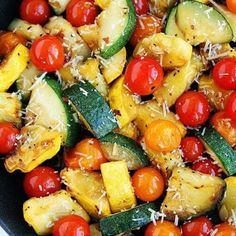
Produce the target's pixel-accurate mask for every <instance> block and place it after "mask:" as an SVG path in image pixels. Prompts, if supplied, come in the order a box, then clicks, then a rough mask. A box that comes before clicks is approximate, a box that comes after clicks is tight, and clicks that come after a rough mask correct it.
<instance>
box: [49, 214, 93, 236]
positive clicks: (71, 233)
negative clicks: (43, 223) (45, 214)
mask: <svg viewBox="0 0 236 236" xmlns="http://www.w3.org/2000/svg"><path fill="white" fill-rule="evenodd" d="M52 235H53V236H90V229H89V224H88V223H87V222H86V221H85V220H84V219H83V218H82V217H81V216H78V215H68V216H64V217H62V218H60V219H59V220H58V221H56V222H55V224H54V226H53V234H52Z"/></svg>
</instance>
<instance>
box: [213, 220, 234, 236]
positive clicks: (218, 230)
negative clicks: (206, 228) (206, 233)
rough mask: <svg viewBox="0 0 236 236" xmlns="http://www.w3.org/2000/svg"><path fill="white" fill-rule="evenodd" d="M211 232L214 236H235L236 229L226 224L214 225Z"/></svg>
mask: <svg viewBox="0 0 236 236" xmlns="http://www.w3.org/2000/svg"><path fill="white" fill-rule="evenodd" d="M213 232H214V236H236V228H235V227H234V226H233V225H230V224H227V223H222V224H219V225H216V226H215V227H214V229H213Z"/></svg>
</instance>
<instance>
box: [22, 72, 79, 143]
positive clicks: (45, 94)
mask: <svg viewBox="0 0 236 236" xmlns="http://www.w3.org/2000/svg"><path fill="white" fill-rule="evenodd" d="M47 101H50V102H47ZM26 112H27V113H26V120H27V121H28V122H30V123H31V124H36V125H42V126H44V127H46V128H48V129H51V130H56V131H58V132H60V133H61V134H62V142H63V144H64V145H65V146H69V147H70V146H73V145H74V144H75V143H76V142H77V140H78V134H79V124H78V123H77V122H76V121H75V118H74V116H73V113H74V111H72V109H71V107H70V106H69V105H68V104H67V103H65V102H64V101H63V100H62V90H61V85H60V84H59V83H58V82H57V81H56V80H53V79H51V78H50V77H47V76H46V77H44V79H43V80H41V81H36V82H35V84H34V85H33V88H32V95H31V97H30V101H29V104H28V106H27V108H26Z"/></svg>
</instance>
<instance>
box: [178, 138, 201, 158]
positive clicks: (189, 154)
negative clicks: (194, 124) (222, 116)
mask: <svg viewBox="0 0 236 236" xmlns="http://www.w3.org/2000/svg"><path fill="white" fill-rule="evenodd" d="M181 149H182V151H183V155H184V160H185V161H188V162H194V161H196V160H197V159H198V158H199V157H200V156H201V155H202V153H203V151H204V147H203V144H202V142H201V141H200V139H199V138H197V137H185V138H183V139H182V140H181Z"/></svg>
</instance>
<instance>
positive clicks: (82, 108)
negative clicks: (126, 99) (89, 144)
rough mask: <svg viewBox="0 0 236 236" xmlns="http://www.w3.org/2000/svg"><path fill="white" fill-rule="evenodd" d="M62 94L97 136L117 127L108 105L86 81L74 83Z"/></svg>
mask: <svg viewBox="0 0 236 236" xmlns="http://www.w3.org/2000/svg"><path fill="white" fill-rule="evenodd" d="M63 95H64V96H66V97H67V98H68V99H69V100H70V101H71V102H72V104H73V105H74V106H75V108H76V110H77V111H78V112H79V114H81V116H82V117H83V118H84V119H85V120H86V122H87V124H88V125H89V128H90V129H91V131H92V133H93V134H94V135H95V136H96V137H97V138H101V137H103V136H105V135H106V134H108V133H110V132H111V131H112V130H113V129H115V128H117V127H118V124H117V121H116V118H115V116H114V114H113V113H112V111H111V109H110V107H109V105H108V104H107V102H106V101H105V99H104V98H103V97H102V96H101V95H100V94H99V92H98V91H97V90H96V89H95V88H94V87H93V86H92V85H91V84H90V83H89V82H88V81H85V80H83V81H80V82H79V83H78V84H74V85H73V86H71V87H70V88H67V89H66V90H64V92H63Z"/></svg>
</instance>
